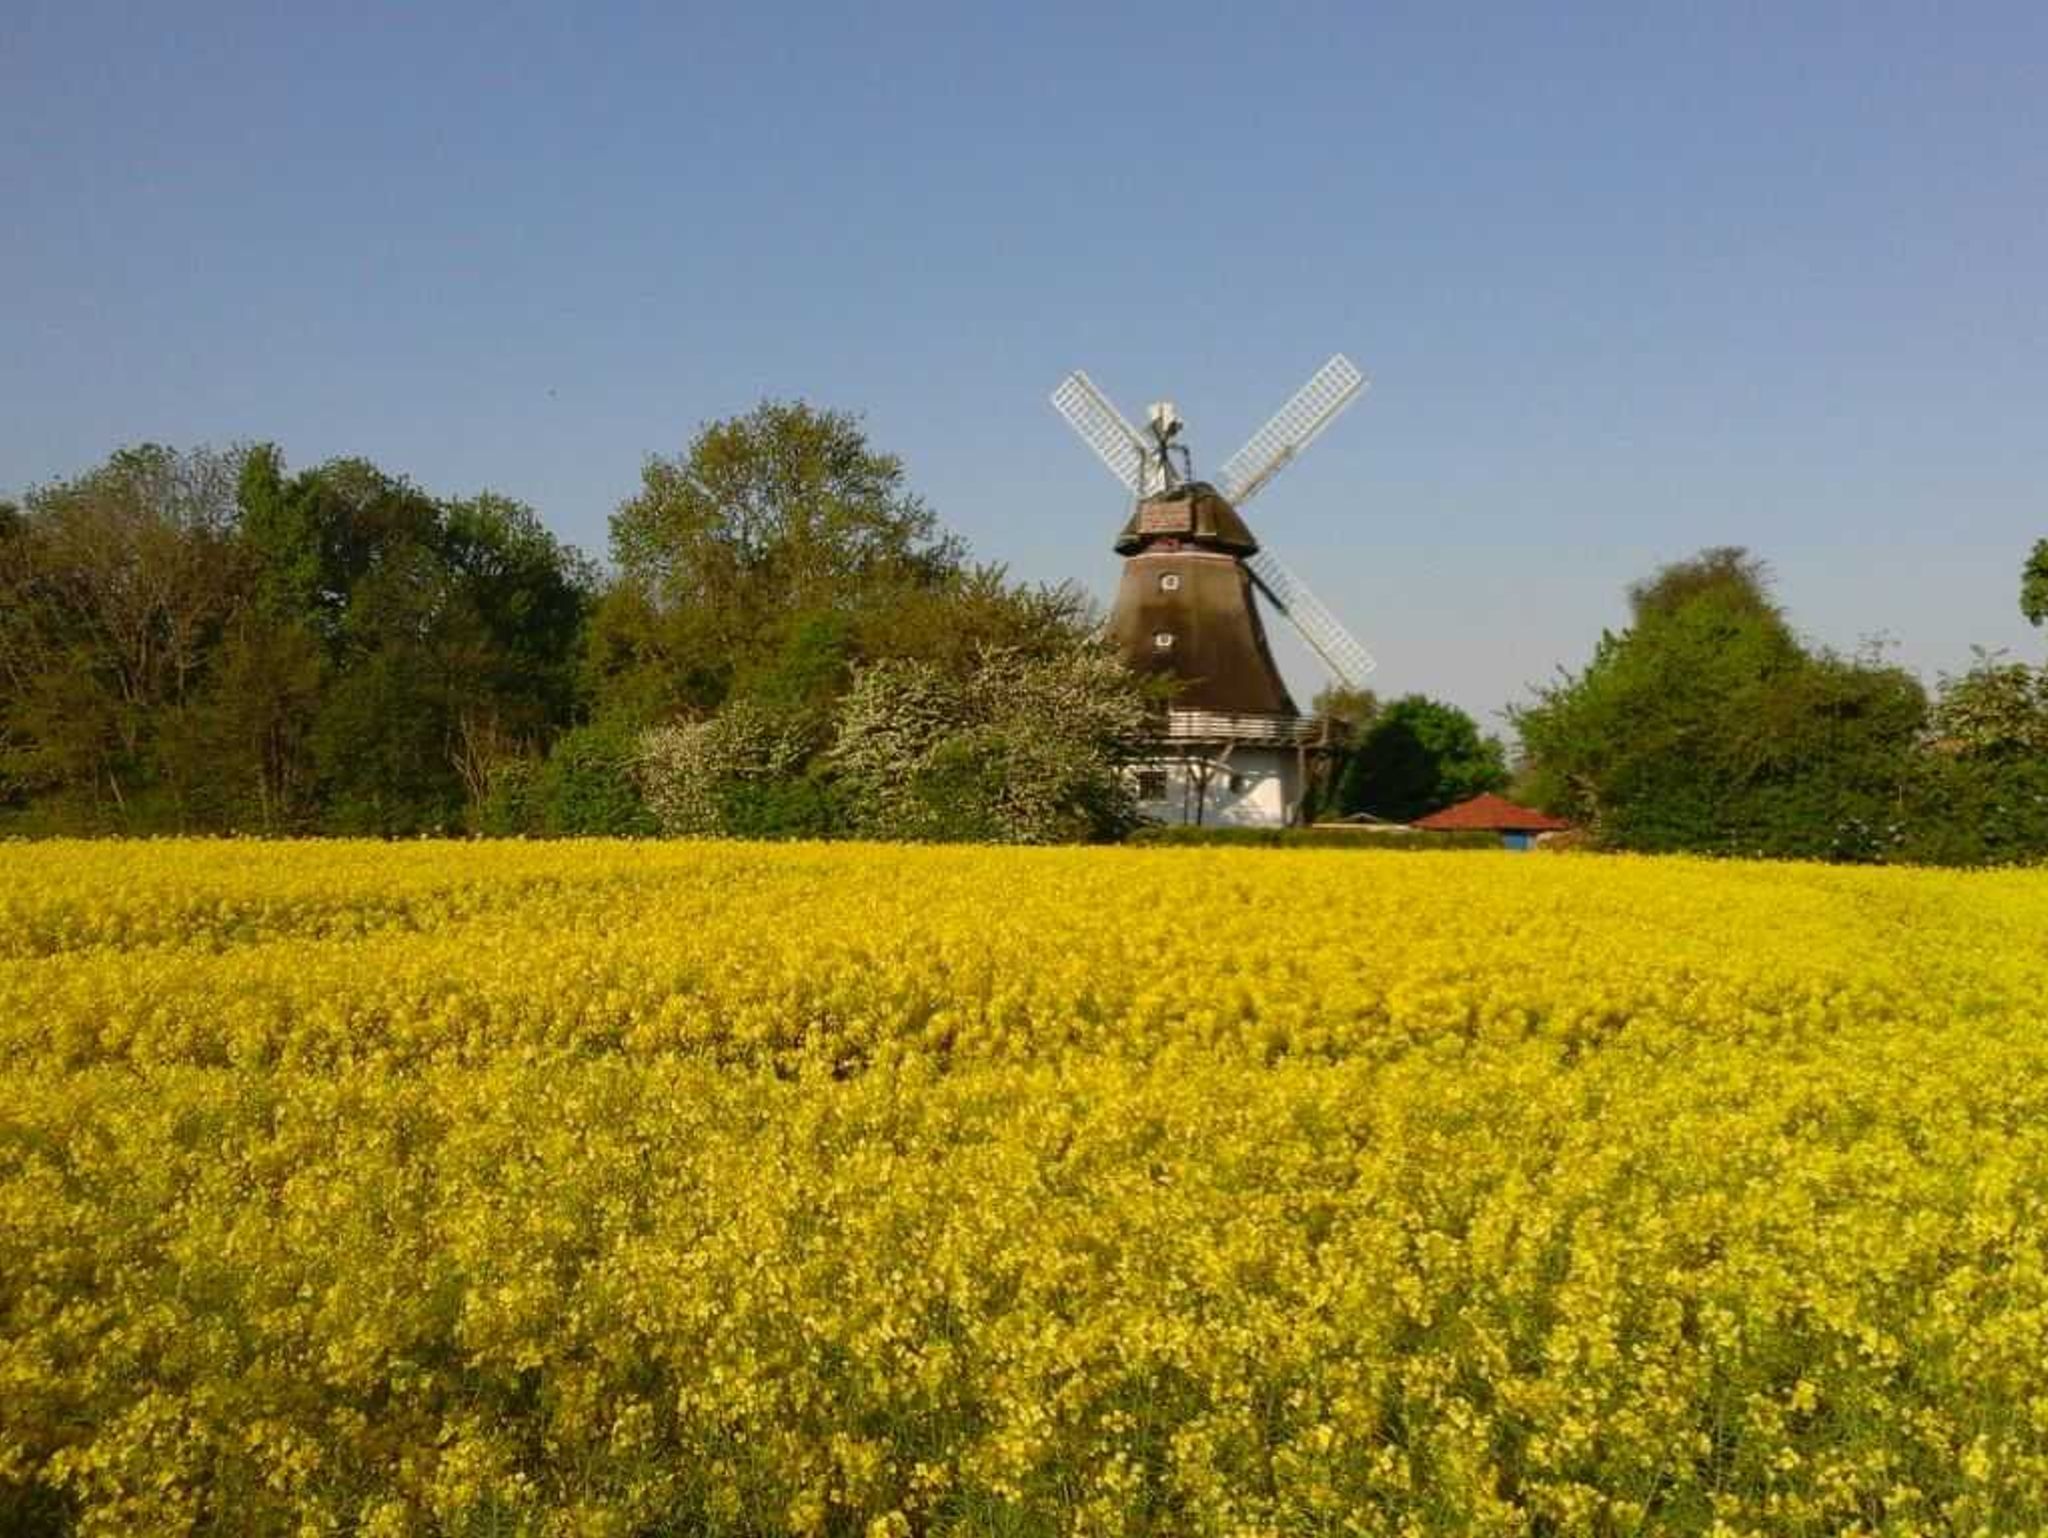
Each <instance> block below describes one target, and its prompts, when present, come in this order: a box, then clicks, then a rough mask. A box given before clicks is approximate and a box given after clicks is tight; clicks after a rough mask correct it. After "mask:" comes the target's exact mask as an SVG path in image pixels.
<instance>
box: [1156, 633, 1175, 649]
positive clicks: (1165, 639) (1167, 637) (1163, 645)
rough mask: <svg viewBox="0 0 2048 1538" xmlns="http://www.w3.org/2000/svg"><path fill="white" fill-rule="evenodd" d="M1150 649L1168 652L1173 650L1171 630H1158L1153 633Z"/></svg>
mask: <svg viewBox="0 0 2048 1538" xmlns="http://www.w3.org/2000/svg"><path fill="white" fill-rule="evenodd" d="M1152 649H1153V650H1154V651H1162V652H1170V651H1172V650H1173V632H1172V631H1171V630H1161V631H1159V632H1158V633H1157V634H1155V635H1154V636H1153V637H1152Z"/></svg>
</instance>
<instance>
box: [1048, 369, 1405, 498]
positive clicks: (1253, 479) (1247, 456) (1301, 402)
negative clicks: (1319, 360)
mask: <svg viewBox="0 0 2048 1538" xmlns="http://www.w3.org/2000/svg"><path fill="white" fill-rule="evenodd" d="M1077 377H1078V376H1077ZM1364 389H1365V375H1363V374H1362V373H1360V372H1359V371H1358V365H1356V364H1355V363H1353V362H1352V361H1351V360H1350V359H1349V358H1347V357H1345V356H1344V354H1342V353H1341V352H1340V353H1338V354H1337V355H1336V356H1335V357H1333V358H1331V359H1330V361H1329V362H1328V363H1325V364H1324V365H1323V366H1322V367H1321V368H1319V369H1317V370H1316V372H1315V377H1314V378H1312V379H1310V380H1309V382H1308V383H1307V384H1305V385H1303V386H1302V387H1301V388H1300V389H1299V390H1297V391H1295V393H1294V399H1292V400H1290V401H1289V402H1288V403H1287V404H1286V405H1284V406H1282V407H1281V408H1280V409H1279V410H1278V411H1276V412H1274V413H1273V418H1272V420H1271V421H1269V422H1267V423H1266V425H1265V426H1264V427H1262V428H1260V429H1259V430H1258V431H1257V432H1255V433H1253V434H1252V436H1251V439H1250V441H1249V442H1247V443H1246V444H1245V446H1244V447H1243V448H1241V449H1239V450H1238V451H1237V452H1236V453H1235V454H1233V455H1231V456H1230V459H1229V460H1228V462H1226V463H1225V464H1224V466H1223V469H1222V470H1221V471H1220V472H1219V473H1218V474H1217V476H1216V489H1217V490H1218V491H1220V492H1222V493H1223V495H1224V496H1226V497H1228V498H1229V499H1230V500H1231V501H1232V502H1234V503H1236V504H1237V505H1238V506H1239V507H1242V506H1244V504H1245V503H1246V502H1249V501H1250V500H1251V499H1252V498H1253V497H1255V496H1257V495H1258V494H1259V492H1260V490H1261V489H1262V488H1263V487H1264V486H1265V484H1266V482H1268V481H1270V480H1271V479H1272V478H1273V477H1274V476H1276V475H1278V474H1279V473H1280V472H1281V471H1282V470H1284V469H1286V468H1287V466H1288V464H1289V463H1290V462H1291V461H1292V460H1293V459H1294V458H1295V456H1296V455H1298V454H1300V453H1301V451H1302V450H1303V449H1305V448H1307V447H1308V446H1309V444H1311V443H1313V442H1314V441H1315V439H1316V436H1317V435H1318V434H1319V433H1321V432H1322V430H1323V429H1324V428H1326V427H1328V426H1329V425H1330V424H1331V423H1332V422H1334V421H1336V420H1337V417H1338V414H1339V413H1340V412H1342V411H1343V410H1344V408H1345V407H1346V406H1348V405H1350V404H1351V403H1352V402H1353V401H1354V400H1356V399H1357V398H1358V396H1359V393H1360V392H1361V391H1363V390H1364ZM1084 436H1085V434H1084Z"/></svg>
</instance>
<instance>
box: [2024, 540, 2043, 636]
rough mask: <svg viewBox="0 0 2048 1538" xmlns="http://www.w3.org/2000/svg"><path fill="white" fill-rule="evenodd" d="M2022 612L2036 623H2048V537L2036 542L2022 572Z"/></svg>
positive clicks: (2029, 621)
mask: <svg viewBox="0 0 2048 1538" xmlns="http://www.w3.org/2000/svg"><path fill="white" fill-rule="evenodd" d="M2020 613H2022V614H2024V615H2025V616H2026V617H2027V621H2028V623H2030V624H2034V625H2048V539H2043V540H2038V541H2036V542H2035V545H2034V550H2033V554H2031V555H2029V556H2028V557H2027V565H2026V569H2025V570H2024V571H2023V572H2021V574H2020Z"/></svg>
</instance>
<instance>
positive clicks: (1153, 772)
mask: <svg viewBox="0 0 2048 1538" xmlns="http://www.w3.org/2000/svg"><path fill="white" fill-rule="evenodd" d="M1138 799H1139V800H1140V801H1164V800H1165V799H1166V771H1165V770H1164V769H1140V770H1139V771H1138Z"/></svg>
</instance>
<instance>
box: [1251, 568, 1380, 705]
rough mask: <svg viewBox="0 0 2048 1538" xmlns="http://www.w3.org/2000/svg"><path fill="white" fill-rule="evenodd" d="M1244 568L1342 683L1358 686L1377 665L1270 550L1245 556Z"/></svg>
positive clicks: (1352, 686)
mask: <svg viewBox="0 0 2048 1538" xmlns="http://www.w3.org/2000/svg"><path fill="white" fill-rule="evenodd" d="M1244 564H1245V569H1246V570H1247V571H1249V572H1250V573H1251V574H1252V580H1253V581H1254V582H1256V583H1258V585H1259V591H1260V592H1262V593H1264V594H1265V595H1266V596H1267V597H1268V598H1270V599H1271V600H1272V601H1273V607H1274V608H1276V609H1278V610H1279V611H1280V612H1281V613H1282V614H1284V615H1286V616H1287V617H1288V619H1289V620H1291V621H1293V623H1294V628H1295V629H1296V630H1299V631H1300V632H1301V638H1302V639H1303V640H1304V641H1306V642H1308V644H1309V647H1310V649H1311V650H1313V651H1314V652H1315V654H1316V655H1317V656H1318V657H1320V658H1322V659H1323V665H1324V666H1325V667H1327V668H1329V670H1330V671H1331V672H1332V673H1333V674H1335V675H1336V677H1337V681H1338V682H1339V683H1343V684H1347V685H1349V686H1350V687H1351V688H1354V689H1357V688H1361V687H1363V686H1364V683H1365V679H1366V675H1367V674H1369V673H1370V672H1372V670H1373V668H1374V667H1375V666H1376V664H1375V663H1374V662H1373V660H1372V654H1371V653H1370V652H1368V651H1367V650H1366V649H1365V648H1364V647H1363V646H1361V645H1360V644H1359V643H1358V638H1357V637H1356V636H1354V635H1353V634H1352V633H1351V632H1350V631H1348V630H1346V629H1345V628H1344V626H1343V625H1342V624H1341V623H1339V622H1338V619H1337V616H1336V615H1334V614H1332V613H1331V612H1330V611H1329V610H1328V609H1326V608H1324V607H1323V603H1322V600H1321V599H1319V598H1317V597H1316V595H1315V594H1314V593H1312V592H1310V591H1309V589H1308V584H1307V583H1305V582H1303V581H1302V580H1301V578H1299V577H1297V576H1296V575H1295V574H1294V573H1293V572H1291V571H1289V570H1288V569H1287V567H1286V565H1285V564H1283V563H1282V561H1281V560H1280V558H1279V557H1278V556H1276V555H1274V554H1273V552H1272V551H1270V550H1263V549H1262V550H1257V551H1254V552H1253V553H1252V554H1250V555H1248V556H1246V557H1245V561H1244Z"/></svg>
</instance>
